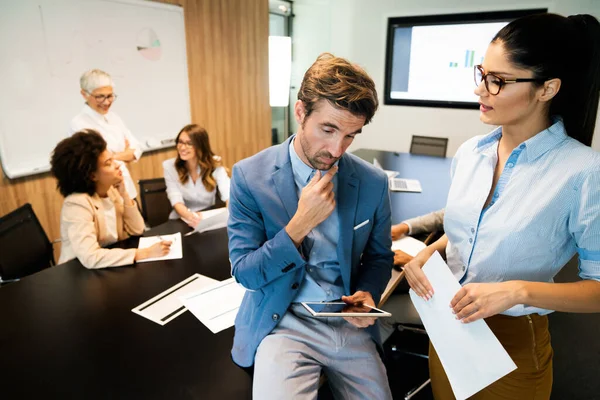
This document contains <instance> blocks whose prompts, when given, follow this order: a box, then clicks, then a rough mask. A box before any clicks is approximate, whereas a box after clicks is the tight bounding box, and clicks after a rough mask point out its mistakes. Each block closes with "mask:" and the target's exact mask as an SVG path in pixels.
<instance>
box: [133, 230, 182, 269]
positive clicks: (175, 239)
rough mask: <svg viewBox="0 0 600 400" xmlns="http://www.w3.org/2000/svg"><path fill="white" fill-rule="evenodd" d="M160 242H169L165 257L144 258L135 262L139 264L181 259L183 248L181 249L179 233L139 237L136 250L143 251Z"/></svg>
mask: <svg viewBox="0 0 600 400" xmlns="http://www.w3.org/2000/svg"><path fill="white" fill-rule="evenodd" d="M162 240H168V241H170V242H171V248H170V249H169V253H168V254H167V255H165V256H162V257H152V258H146V259H144V260H138V261H137V262H138V263H141V262H148V261H157V260H176V259H179V258H183V248H182V247H181V233H179V232H177V233H174V234H172V235H160V236H148V237H141V238H140V243H139V244H138V249H145V248H147V247H150V246H152V245H153V244H155V243H158V242H160V241H162Z"/></svg>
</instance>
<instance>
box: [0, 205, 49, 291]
mask: <svg viewBox="0 0 600 400" xmlns="http://www.w3.org/2000/svg"><path fill="white" fill-rule="evenodd" d="M52 265H54V254H53V251H52V243H50V240H48V236H46V232H44V229H43V228H42V225H41V224H40V221H39V220H38V219H37V217H36V215H35V213H34V212H33V208H32V207H31V204H29V203H27V204H25V205H23V206H21V207H19V208H17V209H16V210H14V211H13V212H11V213H9V214H7V215H5V216H3V217H2V218H0V278H1V279H2V280H10V279H19V278H22V277H24V276H27V275H31V274H33V273H36V272H38V271H41V270H43V269H45V268H48V267H50V266H52Z"/></svg>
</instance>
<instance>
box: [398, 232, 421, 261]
mask: <svg viewBox="0 0 600 400" xmlns="http://www.w3.org/2000/svg"><path fill="white" fill-rule="evenodd" d="M425 247H427V246H426V245H425V243H423V242H421V241H420V240H417V239H415V238H413V237H410V236H404V237H402V238H400V239H398V240H394V241H393V242H392V250H402V251H403V252H405V253H406V254H408V255H409V256H413V257H414V256H416V255H417V253H418V252H420V251H421V250H423V249H424V248H425Z"/></svg>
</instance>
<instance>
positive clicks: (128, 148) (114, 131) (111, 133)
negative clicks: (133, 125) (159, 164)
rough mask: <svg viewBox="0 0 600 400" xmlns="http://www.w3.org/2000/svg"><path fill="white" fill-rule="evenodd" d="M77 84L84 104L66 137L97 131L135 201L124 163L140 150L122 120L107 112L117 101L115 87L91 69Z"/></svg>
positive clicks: (105, 74) (132, 184)
mask: <svg viewBox="0 0 600 400" xmlns="http://www.w3.org/2000/svg"><path fill="white" fill-rule="evenodd" d="M79 85H80V87H81V95H82V96H83V99H84V100H85V104H84V105H83V109H82V110H81V112H80V113H79V114H78V115H77V116H76V117H75V118H73V120H72V121H71V125H70V132H69V134H73V133H75V132H78V131H80V130H82V129H94V130H95V131H97V132H99V133H100V134H101V135H102V137H103V138H104V140H106V143H107V144H108V149H109V150H110V151H112V152H113V154H114V158H115V160H116V161H117V162H118V164H119V165H120V166H121V171H122V172H123V179H124V182H125V188H126V189H127V193H129V196H130V197H131V198H132V199H135V198H136V197H137V189H136V185H135V183H134V182H133V179H132V178H131V174H130V173H129V169H128V168H127V164H128V163H130V162H133V161H137V160H139V159H140V157H141V156H142V147H141V145H140V143H139V142H138V140H137V139H136V138H135V137H134V136H133V134H132V133H131V131H130V130H129V129H128V128H127V126H126V125H125V123H124V122H123V120H121V118H120V117H119V116H118V115H117V114H116V113H115V112H114V111H111V107H112V105H113V103H114V102H115V100H116V99H117V95H116V94H115V93H114V91H113V89H114V87H115V84H114V82H113V80H112V78H111V76H110V75H109V74H107V73H106V72H104V71H101V70H99V69H92V70H89V71H86V72H84V73H83V75H81V78H80V79H79Z"/></svg>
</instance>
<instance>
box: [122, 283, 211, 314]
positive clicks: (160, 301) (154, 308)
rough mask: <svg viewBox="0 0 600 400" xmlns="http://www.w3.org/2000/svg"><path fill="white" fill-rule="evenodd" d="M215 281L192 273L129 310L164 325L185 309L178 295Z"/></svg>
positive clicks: (194, 290)
mask: <svg viewBox="0 0 600 400" xmlns="http://www.w3.org/2000/svg"><path fill="white" fill-rule="evenodd" d="M215 282H218V281H217V280H215V279H212V278H208V277H206V276H204V275H200V274H194V275H192V276H190V277H189V278H187V279H185V280H183V281H181V282H179V283H178V284H176V285H174V286H172V287H170V288H168V289H167V290H165V291H164V292H162V293H160V294H159V295H157V296H154V297H153V298H151V299H150V300H148V301H146V302H144V303H142V304H140V305H139V306H137V307H136V308H134V309H133V310H131V311H133V312H134V313H136V314H138V315H141V316H142V317H144V318H148V319H149V320H150V321H154V322H156V323H157V324H159V325H165V324H166V323H167V322H170V321H172V320H173V319H175V318H177V317H178V316H180V315H181V314H183V313H184V312H186V311H187V309H186V308H185V306H182V305H181V301H180V300H179V296H183V295H185V294H187V293H191V292H196V291H198V290H200V289H202V288H203V287H205V286H207V285H210V284H212V283H215Z"/></svg>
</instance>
